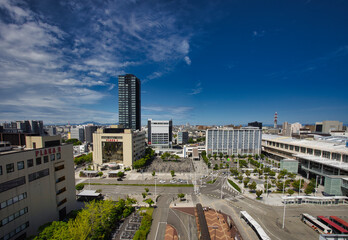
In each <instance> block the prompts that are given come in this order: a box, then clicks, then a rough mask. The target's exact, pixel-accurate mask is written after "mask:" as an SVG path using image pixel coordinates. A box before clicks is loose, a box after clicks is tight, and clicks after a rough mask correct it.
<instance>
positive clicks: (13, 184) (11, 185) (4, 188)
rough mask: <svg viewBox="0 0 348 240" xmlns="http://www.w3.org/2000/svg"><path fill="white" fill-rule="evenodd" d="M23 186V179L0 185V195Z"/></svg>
mask: <svg viewBox="0 0 348 240" xmlns="http://www.w3.org/2000/svg"><path fill="white" fill-rule="evenodd" d="M23 184H25V177H19V178H16V179H12V180H10V181H7V182H4V183H0V193H2V192H5V191H7V190H10V189H12V188H16V187H18V186H21V185H23Z"/></svg>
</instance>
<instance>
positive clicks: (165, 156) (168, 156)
mask: <svg viewBox="0 0 348 240" xmlns="http://www.w3.org/2000/svg"><path fill="white" fill-rule="evenodd" d="M161 158H162V160H164V161H166V160H172V159H175V160H176V161H178V160H179V158H180V157H179V156H178V155H175V154H170V153H169V152H165V153H163V154H162V155H161Z"/></svg>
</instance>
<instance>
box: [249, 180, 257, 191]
mask: <svg viewBox="0 0 348 240" xmlns="http://www.w3.org/2000/svg"><path fill="white" fill-rule="evenodd" d="M256 186H257V185H256V182H255V181H253V182H252V183H250V184H249V188H250V190H255V189H256Z"/></svg>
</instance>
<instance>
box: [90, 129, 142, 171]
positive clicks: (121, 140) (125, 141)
mask: <svg viewBox="0 0 348 240" xmlns="http://www.w3.org/2000/svg"><path fill="white" fill-rule="evenodd" d="M144 154H145V132H142V131H139V130H136V131H134V130H132V129H123V128H118V127H111V128H106V129H97V131H96V132H95V133H93V162H94V163H95V164H98V165H99V166H101V165H103V164H106V163H117V164H123V166H124V167H132V166H133V163H134V162H135V161H136V160H138V159H140V158H142V157H143V156H144Z"/></svg>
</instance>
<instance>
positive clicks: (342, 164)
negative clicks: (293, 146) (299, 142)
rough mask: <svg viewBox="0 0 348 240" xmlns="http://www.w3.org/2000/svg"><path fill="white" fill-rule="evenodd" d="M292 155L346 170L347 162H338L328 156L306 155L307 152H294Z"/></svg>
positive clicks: (347, 168)
mask: <svg viewBox="0 0 348 240" xmlns="http://www.w3.org/2000/svg"><path fill="white" fill-rule="evenodd" d="M294 156H295V157H298V158H302V159H306V160H309V161H311V162H317V163H320V164H324V165H327V166H330V167H335V168H340V169H343V170H347V171H348V163H345V162H339V161H336V160H331V159H328V158H323V157H318V156H313V155H308V154H295V155H294Z"/></svg>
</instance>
